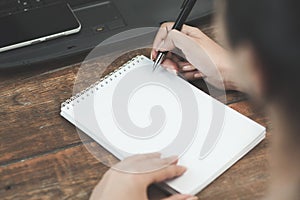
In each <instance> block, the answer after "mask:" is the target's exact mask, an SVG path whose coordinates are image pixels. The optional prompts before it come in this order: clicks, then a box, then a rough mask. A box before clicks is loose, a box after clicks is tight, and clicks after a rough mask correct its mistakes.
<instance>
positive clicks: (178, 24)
mask: <svg viewBox="0 0 300 200" xmlns="http://www.w3.org/2000/svg"><path fill="white" fill-rule="evenodd" d="M196 1H197V0H185V1H184V2H183V4H182V6H181V9H182V10H181V12H180V14H179V16H178V18H177V20H176V21H175V24H174V26H173V27H172V29H176V30H178V31H181V29H182V27H183V25H184V23H185V21H186V19H187V18H188V16H189V15H190V13H191V11H192V9H193V7H194V5H195V3H196ZM167 53H168V52H167V51H165V52H160V51H159V54H158V56H157V58H156V60H155V62H154V65H153V71H155V69H156V68H157V67H158V66H159V65H160V64H161V63H162V61H163V60H164V57H165V56H166V55H167Z"/></svg>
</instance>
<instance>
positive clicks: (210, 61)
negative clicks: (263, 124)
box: [151, 23, 238, 90]
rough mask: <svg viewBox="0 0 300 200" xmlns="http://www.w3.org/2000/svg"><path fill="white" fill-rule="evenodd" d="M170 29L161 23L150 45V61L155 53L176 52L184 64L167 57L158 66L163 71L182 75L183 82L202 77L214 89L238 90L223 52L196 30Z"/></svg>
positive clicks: (191, 28)
mask: <svg viewBox="0 0 300 200" xmlns="http://www.w3.org/2000/svg"><path fill="white" fill-rule="evenodd" d="M172 26H173V23H164V24H163V25H162V26H161V28H160V30H159V31H158V33H157V35H156V38H155V40H154V43H153V50H152V52H151V57H152V59H156V57H157V55H158V51H172V50H174V49H176V48H178V49H179V50H181V51H182V53H183V54H184V56H185V58H186V59H187V61H188V62H182V61H180V60H179V59H178V57H177V56H174V55H172V54H170V53H169V54H168V56H167V59H166V60H165V61H164V62H163V63H162V65H163V66H164V67H166V68H168V69H169V70H173V71H177V72H180V73H183V75H184V76H185V77H186V78H187V79H197V78H201V77H202V78H204V77H205V78H206V80H207V81H208V82H209V83H210V84H212V85H214V86H215V87H217V88H222V87H223V86H225V88H226V89H227V90H238V88H237V86H236V84H235V81H234V79H233V75H232V74H233V68H232V67H231V66H232V65H231V64H230V62H229V55H228V54H227V52H226V50H224V49H223V48H222V47H221V46H220V45H218V44H217V43H215V42H214V41H213V40H211V39H210V38H209V37H208V36H206V35H205V34H204V33H203V32H202V31H200V30H199V29H198V28H195V27H191V26H187V25H184V26H183V29H182V31H181V32H179V31H177V30H171V29H172ZM176 57H177V58H176ZM218 74H219V75H220V76H219V77H218ZM220 77H221V78H220ZM222 79H223V80H222Z"/></svg>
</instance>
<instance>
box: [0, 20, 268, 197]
mask: <svg viewBox="0 0 300 200" xmlns="http://www.w3.org/2000/svg"><path fill="white" fill-rule="evenodd" d="M203 28H204V29H205V30H206V31H207V32H209V31H210V30H211V27H209V26H208V27H206V26H203ZM210 35H213V33H212V32H210ZM138 54H144V55H149V49H141V50H137V51H134V52H130V53H128V54H126V55H123V56H122V57H120V58H119V59H118V60H117V61H116V62H114V63H112V64H111V65H110V66H109V67H108V68H106V67H103V66H100V64H99V65H97V64H95V63H93V64H90V65H89V64H87V65H89V67H88V68H90V69H92V70H95V73H96V76H92V77H87V79H85V80H84V79H82V80H77V79H76V78H77V77H78V74H79V73H83V74H84V72H81V71H79V69H80V67H79V66H80V64H75V65H71V66H66V67H63V68H59V69H54V68H53V67H51V69H48V70H47V69H37V70H32V71H28V72H26V73H25V72H24V73H16V74H14V73H12V74H9V73H7V74H6V73H2V72H1V74H0V81H1V82H0V155H1V156H0V198H1V199H5V200H8V199H14V200H18V199H20V200H21V199H32V200H35V199H88V197H89V195H90V194H91V191H92V189H93V187H94V186H95V185H96V183H97V182H98V181H99V180H100V179H101V177H102V175H103V174H104V173H105V171H106V170H107V167H106V166H105V165H103V164H102V163H100V162H99V161H98V160H97V159H95V158H94V157H93V155H91V154H90V153H89V151H87V149H86V148H85V145H96V144H94V142H93V141H92V140H91V139H90V138H88V137H86V138H85V139H83V140H81V139H80V137H79V135H78V133H77V131H76V129H75V127H74V126H72V125H71V124H70V123H68V122H67V121H66V120H64V119H63V118H62V117H60V115H59V112H60V104H61V103H62V102H63V101H65V100H66V99H67V98H69V97H71V96H72V95H73V94H74V93H76V92H77V91H74V88H73V86H74V84H76V85H77V86H78V87H76V88H77V89H76V90H79V89H81V88H84V87H87V86H88V85H89V84H90V83H91V82H94V81H96V79H97V78H99V76H103V75H105V74H108V73H110V72H111V71H112V70H114V69H116V68H117V67H119V66H120V65H122V64H123V63H125V62H126V61H128V60H129V59H130V58H132V57H134V56H135V55H138ZM99 74H100V75H99ZM193 84H195V85H197V86H199V87H200V88H201V87H202V86H203V83H199V82H197V83H193ZM202 89H203V90H205V88H202ZM216 98H220V99H224V98H225V97H216ZM226 100H227V101H226V103H227V104H228V105H229V106H230V107H232V108H233V109H235V110H237V111H239V112H241V113H242V114H244V115H246V116H248V117H250V118H252V119H253V120H255V121H257V122H259V123H260V124H262V125H264V126H266V127H267V128H268V134H267V138H266V139H265V140H264V141H263V142H262V143H261V144H259V145H258V146H257V147H256V148H255V149H254V150H252V151H251V152H250V153H248V154H247V155H246V156H245V157H244V158H243V159H242V160H240V161H239V162H238V163H236V164H235V165H234V166H233V167H231V168H230V169H229V170H228V171H226V172H225V173H224V174H223V175H222V176H220V177H219V178H218V179H216V180H215V181H214V182H213V183H212V184H210V185H209V186H208V187H207V188H205V189H204V190H203V191H202V192H200V193H199V194H198V196H199V197H200V199H203V200H204V199H209V200H219V199H223V200H225V199H230V200H232V199H244V200H248V199H249V200H250V199H251V200H252V199H259V198H260V197H262V196H264V194H265V193H266V187H267V184H268V181H269V179H270V172H269V165H268V156H269V154H268V150H269V146H270V137H271V134H270V130H271V124H270V122H269V119H268V118H266V117H265V116H264V114H263V113H261V112H260V111H259V110H258V109H255V108H254V107H253V106H251V104H250V102H249V101H248V100H247V98H246V96H245V95H243V94H241V93H237V92H233V91H229V92H228V93H227V96H226ZM241 134H242V133H241ZM83 143H85V144H83ZM104 154H105V153H104ZM105 155H106V154H105ZM164 196H165V194H164V193H163V192H161V191H160V190H158V189H156V188H155V187H151V188H150V189H149V197H150V199H160V198H161V197H164Z"/></svg>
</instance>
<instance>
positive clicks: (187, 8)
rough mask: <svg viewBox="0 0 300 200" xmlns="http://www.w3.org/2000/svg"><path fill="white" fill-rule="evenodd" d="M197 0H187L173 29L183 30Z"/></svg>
mask: <svg viewBox="0 0 300 200" xmlns="http://www.w3.org/2000/svg"><path fill="white" fill-rule="evenodd" d="M196 1H197V0H187V2H186V3H185V5H184V7H183V8H182V10H181V12H180V14H179V16H178V18H177V20H176V22H175V24H174V26H173V28H172V29H176V30H178V31H181V29H182V27H183V24H184V23H185V21H186V20H187V18H188V16H189V15H190V13H191V11H192V9H193V7H194V5H195V3H196Z"/></svg>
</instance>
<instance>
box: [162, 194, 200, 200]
mask: <svg viewBox="0 0 300 200" xmlns="http://www.w3.org/2000/svg"><path fill="white" fill-rule="evenodd" d="M197 199H198V197H196V196H192V195H187V194H175V195H173V196H170V197H167V198H164V199H162V200H197Z"/></svg>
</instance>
